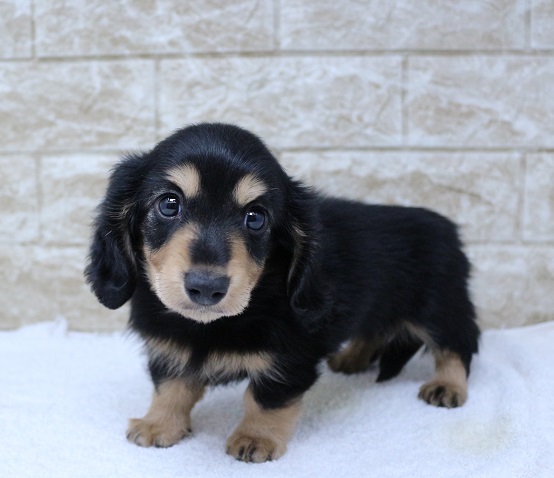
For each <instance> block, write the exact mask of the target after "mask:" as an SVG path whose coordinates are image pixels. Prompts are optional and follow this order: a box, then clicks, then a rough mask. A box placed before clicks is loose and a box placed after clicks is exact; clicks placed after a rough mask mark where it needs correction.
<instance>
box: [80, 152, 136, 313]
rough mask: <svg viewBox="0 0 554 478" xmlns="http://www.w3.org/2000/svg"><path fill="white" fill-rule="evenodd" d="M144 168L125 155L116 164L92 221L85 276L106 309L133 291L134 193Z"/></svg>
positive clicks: (126, 297) (134, 280)
mask: <svg viewBox="0 0 554 478" xmlns="http://www.w3.org/2000/svg"><path fill="white" fill-rule="evenodd" d="M145 167H146V161H145V158H144V157H143V156H138V155H137V156H135V155H130V156H127V157H126V158H124V159H123V160H122V161H121V162H120V163H119V164H117V165H116V167H115V168H114V169H113V171H112V174H111V176H110V180H109V184H108V189H107V191H106V197H105V198H104V200H103V201H102V203H101V204H100V206H99V208H98V215H97V216H96V219H95V221H94V233H93V238H92V242H91V245H90V252H89V257H88V259H89V262H88V265H87V267H86V269H85V277H86V279H87V282H88V283H89V284H90V286H91V288H92V290H93V292H94V293H95V294H96V297H97V298H98V300H99V301H100V302H101V303H102V304H103V305H105V306H106V307H108V308H110V309H117V308H119V307H121V306H122V305H123V304H125V302H127V301H128V300H129V299H130V298H131V296H132V295H133V292H134V290H135V283H136V276H137V265H136V258H135V254H134V252H133V245H134V243H135V242H136V237H137V232H138V231H137V227H138V207H137V193H138V191H139V189H140V186H141V184H142V178H143V177H144V176H143V175H144V169H145Z"/></svg>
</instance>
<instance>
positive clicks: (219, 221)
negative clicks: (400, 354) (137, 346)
mask: <svg viewBox="0 0 554 478" xmlns="http://www.w3.org/2000/svg"><path fill="white" fill-rule="evenodd" d="M310 201H312V195H311V193H310V192H309V191H308V190H306V189H305V188H304V187H303V186H302V185H300V184H299V183H297V182H295V181H292V180H291V179H290V178H289V177H288V176H287V175H286V174H285V173H284V171H283V170H282V168H281V167H280V166H279V164H278V162H277V161H276V160H275V158H274V157H273V155H272V154H271V153H270V152H269V150H268V149H267V148H266V147H265V145H264V144H263V143H262V142H261V141H260V140H259V139H258V138H257V137H256V136H254V135H252V134H251V133H249V132H247V131H244V130H242V129H240V128H238V127H235V126H230V125H222V124H201V125H196V126H191V127H188V128H185V129H183V130H180V131H178V132H176V133H175V134H173V135H172V136H170V137H169V138H167V139H166V140H164V141H162V142H161V143H159V144H158V145H157V146H156V147H155V148H154V149H153V150H152V151H150V152H149V153H146V154H144V155H141V156H138V155H132V156H129V157H127V158H125V159H124V160H123V161H122V162H121V163H120V164H119V165H118V166H117V167H116V168H115V170H114V171H113V173H112V176H111V178H110V183H109V186H108V191H107V193H106V198H105V199H104V201H103V203H102V204H101V206H100V212H99V215H98V217H97V219H96V223H95V226H96V227H95V235H94V239H93V241H92V245H91V251H90V262H89V265H88V267H87V269H86V275H87V279H88V281H89V282H90V283H91V285H92V288H93V290H94V292H95V293H96V295H97V297H98V298H99V300H100V302H102V303H103V304H104V305H106V306H107V307H110V308H117V307H120V306H121V305H123V304H124V303H125V302H126V301H127V300H128V299H129V298H130V297H131V296H132V294H133V292H134V286H135V282H136V278H137V274H139V273H141V272H143V273H144V274H145V275H146V278H147V280H148V282H149V283H150V286H151V288H152V290H153V291H154V292H155V293H156V295H157V296H158V298H159V299H160V300H161V302H162V303H163V304H164V305H165V306H166V307H167V308H168V309H170V310H172V311H174V312H177V313H179V314H181V315H183V316H185V317H188V318H190V319H194V320H196V321H199V322H210V321H213V320H216V319H218V318H220V317H223V316H234V315H238V314H240V313H241V312H242V311H243V310H244V309H245V308H246V307H247V305H248V303H249V300H250V297H251V293H252V290H253V289H254V287H255V286H256V284H257V283H258V281H259V279H260V277H261V275H262V273H263V271H264V264H265V262H266V259H267V257H268V254H269V253H270V251H271V246H272V242H273V241H279V242H281V243H284V244H288V245H289V246H290V250H291V258H292V259H291V261H290V264H289V269H290V270H289V274H288V287H289V295H290V298H291V303H292V305H293V307H294V308H296V309H297V310H299V311H301V312H305V311H306V310H308V309H310V307H313V306H316V305H317V297H318V293H317V292H315V291H313V290H308V289H313V287H314V284H315V281H316V276H317V270H316V269H317V264H318V261H317V259H316V258H315V256H316V254H317V243H316V242H315V241H313V240H312V239H313V237H314V236H315V228H316V227H317V225H316V224H315V222H314V221H313V217H312V212H311V210H312V209H313V208H314V207H315V205H314V204H311V203H310ZM309 203H310V204H309ZM314 299H315V302H314Z"/></svg>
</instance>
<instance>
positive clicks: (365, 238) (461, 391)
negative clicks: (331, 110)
mask: <svg viewBox="0 0 554 478" xmlns="http://www.w3.org/2000/svg"><path fill="white" fill-rule="evenodd" d="M94 229H95V230H94V237H93V239H92V244H91V248H90V255H89V264H88V266H87V268H86V272H85V274H86V277H87V280H88V282H89V283H90V285H91V287H92V290H93V291H94V293H95V294H96V296H97V297H98V299H99V301H100V302H101V303H102V304H104V305H105V306H106V307H109V308H110V309H117V308H118V307H121V306H122V305H123V304H125V303H126V302H127V301H128V300H131V316H130V321H129V324H130V328H131V329H132V330H133V331H135V332H136V333H137V334H138V335H139V336H140V337H141V338H142V340H143V341H144V344H145V348H146V352H147V356H148V364H149V370H150V374H151V377H152V380H153V382H154V386H155V392H154V395H153V399H152V403H151V405H150V409H149V410H148V413H147V414H146V416H145V417H144V418H142V419H134V420H131V421H130V424H129V429H128V433H127V438H128V439H129V440H130V441H132V442H134V443H136V444H138V445H141V446H151V445H154V446H160V447H167V446H171V445H173V444H175V443H177V442H178V441H179V440H181V439H182V438H183V437H185V436H187V435H189V434H190V433H191V421H190V412H191V410H192V408H193V407H194V405H195V404H196V402H198V400H200V399H201V397H202V395H203V393H204V389H205V388H206V387H207V386H210V385H217V384H222V383H226V382H229V381H236V380H242V379H245V378H247V379H248V380H249V385H248V387H247V390H246V392H245V395H244V406H245V412H244V417H243V419H242V421H241V422H240V424H239V425H238V427H237V428H236V429H235V431H234V432H233V433H232V434H231V436H230V438H229V439H228V441H227V453H228V454H230V455H232V456H234V457H235V458H237V459H239V460H243V461H247V462H263V461H267V460H272V459H277V458H279V457H280V456H282V455H283V453H285V451H286V448H287V442H288V440H289V438H290V436H291V434H292V432H293V430H294V426H295V422H296V421H297V419H298V416H299V414H300V404H301V400H302V396H303V394H304V393H305V392H306V390H308V389H309V388H310V387H311V386H312V385H313V384H314V382H315V381H316V379H317V377H318V367H319V364H320V362H321V361H322V359H327V360H328V364H329V366H330V367H331V369H333V370H334V371H337V372H344V373H356V372H361V371H364V370H366V369H368V368H369V366H370V364H371V363H372V362H373V361H377V360H378V361H379V375H378V378H377V380H378V381H382V380H387V379H390V378H392V377H394V376H396V375H397V374H398V373H399V372H400V370H401V369H402V367H403V366H404V365H405V364H406V362H407V361H408V360H409V359H410V358H411V357H412V356H413V355H414V354H415V353H416V351H417V350H418V349H420V347H422V346H423V345H425V346H426V347H427V348H428V349H429V350H430V351H431V352H432V354H433V356H434V358H435V362H436V373H435V376H434V377H433V378H431V380H430V381H429V382H428V383H426V384H425V385H423V386H422V387H421V389H420V391H419V397H420V398H421V399H423V400H424V401H426V402H428V403H430V404H432V405H437V406H442V407H448V408H450V407H457V406H460V405H462V404H463V403H464V402H465V401H466V399H467V376H468V374H469V369H470V363H471V359H472V355H473V354H474V353H476V352H477V343H478V336H479V329H478V327H477V325H476V322H475V312H474V307H473V305H472V302H471V300H470V298H469V294H468V287H467V281H468V275H469V269H470V266H469V263H468V260H467V258H466V256H465V255H464V253H463V252H462V249H461V243H460V240H459V238H458V234H457V231H456V227H455V225H454V224H453V223H452V222H450V221H449V220H448V219H445V218H444V217H442V216H440V215H438V214H436V213H434V212H431V211H428V210H425V209H420V208H405V207H396V206H374V205H365V204H361V203H358V202H354V201H347V200H342V199H335V198H327V197H324V196H322V195H320V194H317V193H315V192H314V191H312V190H311V189H309V188H307V187H306V186H304V185H303V184H302V183H300V182H298V181H296V180H293V179H291V178H290V177H289V176H287V174H286V173H285V172H284V171H283V169H282V168H281V166H280V165H279V164H278V162H277V160H276V159H275V158H274V156H273V155H272V154H271V153H270V151H269V150H268V149H267V148H266V146H265V145H264V144H263V143H262V141H261V140H260V139H259V138H257V137H256V136H254V135H253V134H251V133H249V132H247V131H245V130H243V129H240V128H238V127H236V126H232V125H226V124H200V125H195V126H190V127H188V128H185V129H182V130H180V131H177V132H176V133H174V134H173V135H171V136H170V137H169V138H167V139H165V140H164V141H162V142H160V143H159V144H158V145H157V146H156V147H154V149H152V150H151V151H150V152H148V153H144V154H133V155H129V156H127V157H126V158H125V159H123V160H122V161H121V162H120V163H119V164H118V165H117V166H116V167H115V169H114V170H113V172H112V174H111V178H110V182H109V186H108V189H107V192H106V197H105V199H104V200H103V202H102V203H101V205H100V207H99V213H98V216H97V218H96V221H95V226H94Z"/></svg>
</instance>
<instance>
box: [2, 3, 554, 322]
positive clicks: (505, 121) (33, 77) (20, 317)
mask: <svg viewBox="0 0 554 478" xmlns="http://www.w3.org/2000/svg"><path fill="white" fill-rule="evenodd" d="M203 120H217V121H230V122H236V123H238V124H241V125H243V126H245V127H247V128H251V129H252V130H254V131H255V132H257V133H258V134H260V135H261V136H262V137H263V138H264V139H265V140H266V142H267V143H268V144H269V145H270V146H271V147H272V148H273V150H274V151H275V152H276V154H277V155H278V156H279V157H280V158H281V160H282V161H283V163H284V165H285V166H286V168H287V169H288V171H289V172H290V173H291V174H295V175H298V176H300V177H303V178H305V179H306V180H308V181H309V182H311V183H315V184H316V185H317V186H319V187H320V188H321V189H323V190H324V191H327V192H329V193H332V194H338V195H344V196H348V197H353V198H358V199H362V200H365V201H374V202H383V203H397V204H407V205H422V206H427V207H432V208H435V209H437V210H439V211H440V212H442V213H445V214H447V215H449V216H451V217H452V218H453V219H455V220H456V221H457V222H458V223H460V224H461V226H462V232H463V237H464V240H465V242H466V244H467V250H468V252H469V255H470V256H471V258H472V260H473V262H474V277H473V281H472V289H473V294H474V297H475V301H476V302H477V304H478V307H479V314H480V317H481V320H482V323H483V324H484V325H485V326H488V327H490V326H495V327H496V326H499V327H502V326H515V325H520V324H526V323H533V322H537V321H542V320H551V319H554V2H552V1H551V0H487V1H479V0H465V1H460V0H419V1H413V0H365V1H362V0H358V1H356V0H318V1H311V0H304V1H301V0H257V1H255V0H234V1H232V0H229V1H223V0H209V1H192V0H190V1H177V0H159V1H156V2H154V1H150V0H136V1H131V0H123V1H119V2H109V1H107V0H86V1H85V0H64V1H61V0H7V1H6V0H0V177H1V178H2V186H1V189H0V270H1V274H2V280H1V285H0V300H1V303H2V307H1V311H0V328H10V327H15V326H18V325H21V324H25V323H29V322H35V321H40V320H53V319H55V318H56V317H64V318H65V319H67V320H68V321H69V323H70V325H71V327H73V328H75V329H81V330H112V329H117V328H121V327H123V324H124V322H125V316H126V311H125V310H122V311H117V312H110V311H107V310H103V309H102V307H101V306H100V305H98V304H97V303H96V301H95V299H94V298H93V297H92V295H91V294H90V293H89V291H88V288H87V286H86V285H84V283H83V279H82V269H83V267H84V263H85V256H86V248H87V241H88V237H89V223H90V220H91V216H92V210H93V208H94V206H95V205H96V204H97V202H98V201H99V199H100V197H101V196H102V193H103V190H104V188H105V185H106V177H107V173H108V169H109V168H110V166H111V165H112V164H113V163H114V161H115V160H116V159H117V158H118V156H119V155H121V154H123V153H124V152H125V151H128V150H136V149H141V148H142V149H145V148H150V147H151V146H152V145H153V144H154V143H155V142H156V141H158V140H159V139H161V138H163V137H164V136H165V135H167V134H168V133H169V132H171V131H173V130H174V129H176V128H179V127H181V126H183V125H185V124H187V123H191V122H197V121H203Z"/></svg>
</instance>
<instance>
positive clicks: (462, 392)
mask: <svg viewBox="0 0 554 478" xmlns="http://www.w3.org/2000/svg"><path fill="white" fill-rule="evenodd" d="M418 398H420V399H422V400H424V401H426V402H427V403H429V404H430V405H435V406H436V407H446V408H456V407H461V406H462V405H463V404H464V403H465V402H466V400H467V390H466V389H465V388H463V387H461V386H457V385H455V384H452V383H448V382H443V381H439V380H433V381H431V382H429V383H426V384H424V385H422V386H421V388H420V389H419V394H418Z"/></svg>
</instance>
